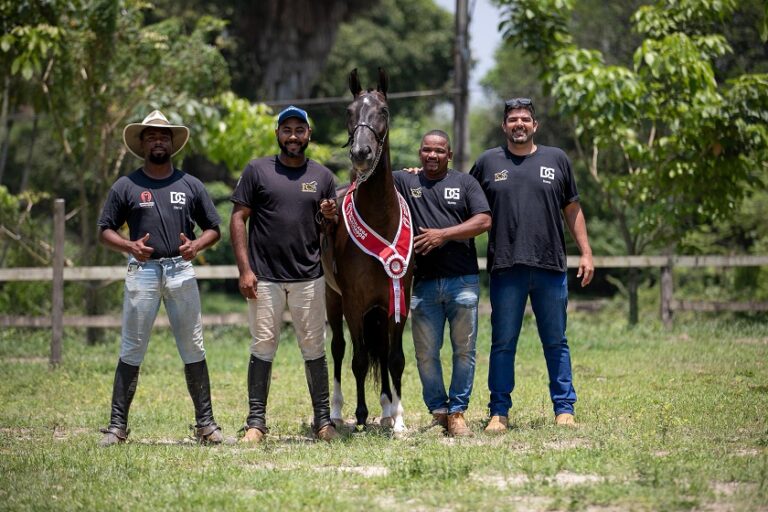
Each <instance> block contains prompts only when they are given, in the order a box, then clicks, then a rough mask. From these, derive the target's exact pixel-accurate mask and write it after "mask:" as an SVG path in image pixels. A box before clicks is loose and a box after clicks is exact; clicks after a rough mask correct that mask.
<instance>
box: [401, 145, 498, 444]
mask: <svg viewBox="0 0 768 512" xmlns="http://www.w3.org/2000/svg"><path fill="white" fill-rule="evenodd" d="M451 157H452V152H451V142H450V139H449V138H448V134H446V133H445V132H443V131H441V130H433V131H430V132H428V133H427V134H426V135H424V137H423V138H422V140H421V146H420V148H419V158H420V159H421V165H422V172H419V173H417V174H409V173H407V172H396V173H394V174H393V176H394V178H395V185H396V186H397V188H398V190H399V192H400V194H402V195H403V197H404V198H405V200H406V202H407V203H408V206H409V208H410V210H411V214H412V216H413V227H414V230H415V233H417V235H416V237H415V238H414V250H415V251H416V260H415V262H416V267H415V270H414V284H413V292H412V295H411V325H412V332H413V343H414V346H415V349H416V365H417V367H418V369H419V377H420V378H421V385H422V390H423V393H422V394H423V398H424V403H425V404H426V406H427V408H428V409H429V412H430V413H431V414H432V416H433V419H434V423H436V424H439V425H441V426H442V427H443V428H445V429H446V430H447V432H448V434H449V435H451V436H456V437H460V436H471V435H472V431H471V430H470V429H469V427H468V426H467V424H466V421H465V419H464V412H465V411H466V410H467V407H468V406H469V397H470V394H471V393H472V383H473V381H474V377H475V342H476V340H477V304H478V299H479V296H480V285H479V277H478V272H479V270H478V266H477V253H476V251H475V242H474V237H475V236H477V235H479V234H480V233H484V232H485V231H488V229H489V228H490V227H491V216H490V208H489V206H488V201H487V200H486V199H485V195H484V194H483V191H482V189H481V188H480V186H479V185H478V183H477V181H476V180H475V179H474V178H473V177H472V176H469V175H468V174H464V173H461V172H458V171H455V170H453V169H449V168H448V162H449V160H450V159H451ZM446 321H447V322H448V325H449V327H450V334H451V346H452V349H453V368H452V371H451V384H450V388H449V390H448V393H446V391H445V384H444V383H443V369H442V365H441V362H440V349H441V348H442V346H443V330H444V328H445V322H446Z"/></svg>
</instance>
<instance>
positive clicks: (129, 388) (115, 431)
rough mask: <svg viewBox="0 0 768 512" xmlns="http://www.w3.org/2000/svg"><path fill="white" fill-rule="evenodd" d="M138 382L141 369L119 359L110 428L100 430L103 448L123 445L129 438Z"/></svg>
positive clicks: (113, 388) (113, 387)
mask: <svg viewBox="0 0 768 512" xmlns="http://www.w3.org/2000/svg"><path fill="white" fill-rule="evenodd" d="M138 382H139V367H138V366H133V365H130V364H128V363H124V362H123V360H122V359H118V361H117V369H116V370H115V382H114V384H113V385H112V412H111V414H110V418H109V426H108V427H107V428H102V429H99V430H100V431H101V432H102V433H103V434H104V437H103V438H102V440H101V443H100V444H101V445H102V446H109V445H113V444H117V443H122V442H125V440H126V439H127V438H128V410H129V409H130V408H131V402H132V401H133V396H134V395H135V394H136V385H137V384H138Z"/></svg>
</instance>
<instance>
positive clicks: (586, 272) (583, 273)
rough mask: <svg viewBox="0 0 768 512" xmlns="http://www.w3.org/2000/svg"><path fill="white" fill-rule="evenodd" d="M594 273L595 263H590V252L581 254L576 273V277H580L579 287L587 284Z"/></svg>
mask: <svg viewBox="0 0 768 512" xmlns="http://www.w3.org/2000/svg"><path fill="white" fill-rule="evenodd" d="M594 275H595V265H594V263H592V255H591V254H582V256H581V258H580V259H579V271H578V272H577V273H576V277H577V278H579V277H581V278H582V279H581V287H582V288H583V287H585V286H587V285H588V284H589V283H590V282H591V281H592V277H594Z"/></svg>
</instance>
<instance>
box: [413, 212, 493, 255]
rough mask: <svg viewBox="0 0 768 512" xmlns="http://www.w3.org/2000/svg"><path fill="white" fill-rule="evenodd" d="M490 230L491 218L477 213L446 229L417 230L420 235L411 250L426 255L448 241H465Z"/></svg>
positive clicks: (485, 214) (415, 239)
mask: <svg viewBox="0 0 768 512" xmlns="http://www.w3.org/2000/svg"><path fill="white" fill-rule="evenodd" d="M489 229H491V216H490V215H489V214H487V213H478V214H475V215H473V216H472V217H470V218H468V219H467V220H465V221H464V222H462V223H461V224H456V225H455V226H450V227H447V228H419V230H420V231H421V234H419V235H417V236H416V237H415V238H414V239H413V248H414V250H415V251H416V252H417V253H419V254H427V253H429V252H430V251H431V250H432V249H435V248H437V247H440V246H441V245H443V244H444V243H445V242H447V241H449V240H466V239H468V238H472V237H475V236H477V235H479V234H480V233H485V232H486V231H488V230H489Z"/></svg>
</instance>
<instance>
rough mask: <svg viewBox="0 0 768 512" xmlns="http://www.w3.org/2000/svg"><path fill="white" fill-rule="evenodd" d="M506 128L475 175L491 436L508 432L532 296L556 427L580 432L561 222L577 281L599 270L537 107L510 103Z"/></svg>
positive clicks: (564, 167)
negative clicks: (483, 251)
mask: <svg viewBox="0 0 768 512" xmlns="http://www.w3.org/2000/svg"><path fill="white" fill-rule="evenodd" d="M501 128H502V130H503V131H504V134H505V136H506V139H507V140H506V144H505V145H504V146H500V147H497V148H494V149H489V150H488V151H486V152H484V153H483V154H482V155H480V158H478V160H477V162H476V163H475V165H474V167H473V168H472V170H471V171H470V173H471V174H472V176H474V177H475V178H477V181H478V182H479V183H480V186H481V187H482V188H483V191H484V192H485V195H486V196H487V198H488V203H489V204H490V206H491V214H492V215H493V226H492V227H491V232H490V236H489V241H488V271H489V272H490V274H491V278H490V281H491V309H492V313H491V329H492V332H491V357H490V368H489V370H488V389H489V390H490V394H491V397H490V402H489V404H488V407H489V409H490V415H491V419H490V422H489V423H488V426H487V427H486V432H503V431H505V430H506V429H507V426H508V420H507V417H508V413H509V409H510V407H511V406H512V400H511V393H512V390H513V389H514V386H515V353H516V351H517V340H518V337H519V335H520V328H521V325H522V321H523V314H524V312H525V304H526V302H527V300H528V296H530V297H531V307H532V308H533V313H534V315H535V317H536V325H537V327H538V331H539V337H540V339H541V343H542V346H543V348H544V358H545V359H546V362H547V371H548V373H549V393H550V398H551V400H552V404H553V408H554V412H555V422H556V423H557V424H558V425H574V424H575V422H574V416H573V412H574V409H573V404H574V403H575V402H576V391H575V390H574V388H573V376H572V371H571V354H570V350H569V348H568V341H567V339H566V337H565V324H566V306H567V303H568V286H567V279H566V270H567V262H566V256H565V236H564V234H563V220H562V219H563V218H565V222H566V224H567V225H568V229H569V230H570V231H571V234H572V235H573V238H574V239H575V240H576V244H577V245H578V247H579V251H580V252H581V259H580V261H579V270H578V273H577V277H580V278H581V285H582V286H586V285H587V284H589V282H590V281H591V280H592V275H593V273H594V265H593V263H592V249H591V248H590V246H589V239H588V237H587V226H586V221H585V220H584V214H583V212H582V210H581V206H580V205H579V194H578V192H577V191H576V182H575V181H574V178H573V171H572V170H571V163H570V161H569V159H568V157H567V156H566V155H565V153H564V152H563V151H562V150H560V149H558V148H554V147H549V146H542V145H537V144H535V143H534V141H533V135H534V134H535V133H536V130H537V129H538V123H537V122H536V116H535V110H534V107H533V102H532V101H531V100H530V99H528V98H514V99H512V100H509V101H507V102H506V104H505V107H504V119H503V121H502V124H501Z"/></svg>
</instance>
